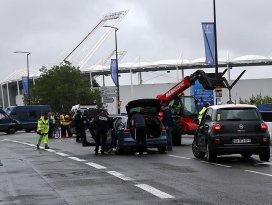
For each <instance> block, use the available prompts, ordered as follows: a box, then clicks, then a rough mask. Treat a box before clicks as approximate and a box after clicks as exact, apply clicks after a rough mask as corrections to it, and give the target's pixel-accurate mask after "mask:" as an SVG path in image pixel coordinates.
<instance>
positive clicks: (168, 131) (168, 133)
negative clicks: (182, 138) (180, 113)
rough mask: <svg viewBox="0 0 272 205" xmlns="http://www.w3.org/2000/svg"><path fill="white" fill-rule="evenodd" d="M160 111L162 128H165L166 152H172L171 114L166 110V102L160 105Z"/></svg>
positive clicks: (172, 124) (172, 123)
mask: <svg viewBox="0 0 272 205" xmlns="http://www.w3.org/2000/svg"><path fill="white" fill-rule="evenodd" d="M161 110H162V111H163V119H162V123H163V124H164V126H165V128H166V136H167V150H168V151H172V146H173V142H172V138H173V137H172V131H173V126H174V122H173V118H172V112H171V110H170V109H169V108H168V105H167V103H166V102H162V103H161Z"/></svg>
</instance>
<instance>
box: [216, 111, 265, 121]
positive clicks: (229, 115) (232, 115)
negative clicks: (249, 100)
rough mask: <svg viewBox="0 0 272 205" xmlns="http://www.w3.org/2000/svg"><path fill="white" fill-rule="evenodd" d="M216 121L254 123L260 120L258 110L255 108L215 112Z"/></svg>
mask: <svg viewBox="0 0 272 205" xmlns="http://www.w3.org/2000/svg"><path fill="white" fill-rule="evenodd" d="M216 117H217V120H218V121H224V120H237V121H239V120H243V121H254V120H261V118H260V115H259V113H258V110H257V109H255V108H225V109H219V110H218V112H217V116H216Z"/></svg>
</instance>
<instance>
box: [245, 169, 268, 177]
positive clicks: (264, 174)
mask: <svg viewBox="0 0 272 205" xmlns="http://www.w3.org/2000/svg"><path fill="white" fill-rule="evenodd" d="M244 171H246V172H251V173H255V174H261V175H265V176H269V177H272V174H266V173H262V172H256V171H252V170H244Z"/></svg>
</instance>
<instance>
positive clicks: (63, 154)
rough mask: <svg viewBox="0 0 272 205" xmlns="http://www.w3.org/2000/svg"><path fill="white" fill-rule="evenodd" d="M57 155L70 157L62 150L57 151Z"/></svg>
mask: <svg viewBox="0 0 272 205" xmlns="http://www.w3.org/2000/svg"><path fill="white" fill-rule="evenodd" d="M56 154H57V155H60V156H63V157H68V156H69V155H68V154H65V153H62V152H56Z"/></svg>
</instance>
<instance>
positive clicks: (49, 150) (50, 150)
mask: <svg viewBox="0 0 272 205" xmlns="http://www.w3.org/2000/svg"><path fill="white" fill-rule="evenodd" d="M45 151H47V152H56V151H55V150H53V149H46V150H45Z"/></svg>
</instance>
